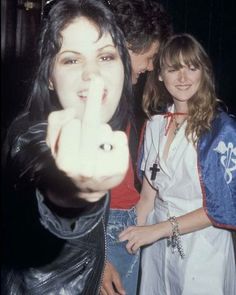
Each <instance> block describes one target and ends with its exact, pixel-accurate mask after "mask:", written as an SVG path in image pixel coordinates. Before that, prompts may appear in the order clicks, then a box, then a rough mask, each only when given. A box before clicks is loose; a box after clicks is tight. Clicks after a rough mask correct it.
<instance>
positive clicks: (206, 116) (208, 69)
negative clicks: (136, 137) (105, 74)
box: [120, 34, 236, 295]
mask: <svg viewBox="0 0 236 295" xmlns="http://www.w3.org/2000/svg"><path fill="white" fill-rule="evenodd" d="M157 62H158V64H157V65H156V68H155V71H154V72H153V80H152V81H149V82H151V84H149V88H146V94H145V95H146V96H145V98H144V109H145V110H146V113H147V114H148V115H149V117H150V120H149V121H148V123H147V126H146V132H145V142H144V156H143V160H142V165H141V168H142V170H143V171H144V175H145V177H144V179H143V185H142V191H141V199H140V201H139V203H138V205H137V211H138V214H139V218H141V219H142V220H143V222H147V224H148V225H146V226H139V227H130V228H128V229H126V230H125V231H123V232H122V233H121V235H120V240H121V241H125V240H128V243H127V245H126V248H127V249H128V251H129V252H130V253H132V252H136V251H137V250H138V249H139V247H141V246H144V245H147V246H146V247H145V248H144V249H143V252H142V278H141V287H140V294H148V295H156V294H171V295H180V294H188V295H191V294H199V295H200V294H214V295H216V294H217V295H222V294H235V292H236V283H235V275H236V269H235V257H234V250H233V243H232V237H231V234H230V232H229V231H228V230H226V229H236V152H235V150H236V136H235V134H236V120H235V118H234V117H233V116H230V115H228V114H227V113H226V112H224V111H222V109H221V108H220V107H219V99H218V98H217V96H216V93H215V86H214V78H213V71H212V65H211V62H210V59H209V57H208V55H207V53H206V52H205V50H204V49H203V47H202V46H201V44H200V43H199V42H198V41H197V40H196V39H195V38H194V37H193V36H191V35H188V34H179V35H174V36H172V37H170V38H169V39H168V40H167V42H166V43H165V44H164V45H163V46H162V48H161V49H160V51H159V57H158V59H157ZM150 86H152V88H151V87H150ZM151 112H158V114H156V115H154V116H150V113H151ZM209 282H211V284H210V285H209Z"/></svg>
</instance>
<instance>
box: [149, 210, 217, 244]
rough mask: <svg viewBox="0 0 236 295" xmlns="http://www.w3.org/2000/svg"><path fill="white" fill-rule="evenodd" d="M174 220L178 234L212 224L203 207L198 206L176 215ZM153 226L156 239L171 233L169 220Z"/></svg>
mask: <svg viewBox="0 0 236 295" xmlns="http://www.w3.org/2000/svg"><path fill="white" fill-rule="evenodd" d="M176 220H177V223H178V228H179V232H180V234H187V233H190V232H194V231H197V230H201V229H203V228H206V227H208V226H210V225H211V224H212V223H211V221H210V219H209V218H208V217H207V215H206V213H205V211H204V209H203V208H199V209H197V210H195V211H192V212H190V213H187V214H185V215H182V216H179V217H176ZM154 227H155V230H156V232H157V233H159V234H158V235H157V236H158V239H160V238H165V237H169V236H171V235H172V225H171V223H170V221H169V220H166V221H164V222H161V223H158V224H156V225H155V226H154Z"/></svg>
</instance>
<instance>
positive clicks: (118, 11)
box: [106, 0, 173, 54]
mask: <svg viewBox="0 0 236 295" xmlns="http://www.w3.org/2000/svg"><path fill="white" fill-rule="evenodd" d="M106 2H107V1H106ZM108 2H109V8H110V9H111V10H112V11H113V13H114V15H115V17H116V21H117V23H118V25H119V27H120V28H121V30H122V31H123V33H124V35H125V40H126V42H127V44H128V47H129V49H130V50H132V51H133V52H135V53H137V54H140V53H143V52H145V51H146V50H148V49H149V48H150V46H151V45H152V43H153V42H155V41H159V42H160V43H161V42H162V41H164V40H165V39H166V38H167V37H169V36H170V35H171V34H172V31H173V29H172V23H171V18H170V15H169V14H168V13H167V11H166V10H165V9H164V7H163V6H162V5H161V4H160V3H158V2H157V1H156V0H125V1H124V0H109V1H108Z"/></svg>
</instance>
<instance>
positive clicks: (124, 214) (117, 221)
mask: <svg viewBox="0 0 236 295" xmlns="http://www.w3.org/2000/svg"><path fill="white" fill-rule="evenodd" d="M136 219H137V218H136V211H135V208H132V209H128V210H126V209H123V210H120V209H110V212H109V219H108V225H107V250H108V251H107V260H108V261H109V262H111V263H112V264H113V266H115V268H116V270H117V271H118V273H119V274H120V277H121V281H122V284H123V287H124V289H125V291H126V294H127V295H135V294H136V291H137V285H138V271H139V262H140V253H139V252H140V251H138V252H137V253H136V254H129V253H128V251H127V249H126V247H125V245H126V243H127V242H126V241H125V242H120V241H119V234H120V233H121V232H122V231H123V230H124V229H125V228H127V227H129V226H131V225H136Z"/></svg>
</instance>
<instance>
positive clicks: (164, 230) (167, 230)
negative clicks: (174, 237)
mask: <svg viewBox="0 0 236 295" xmlns="http://www.w3.org/2000/svg"><path fill="white" fill-rule="evenodd" d="M154 227H155V232H156V233H157V235H158V237H157V238H158V239H161V238H167V237H169V236H170V235H171V234H172V226H171V224H170V222H169V221H168V220H167V221H163V222H160V223H157V224H155V225H154Z"/></svg>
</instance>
